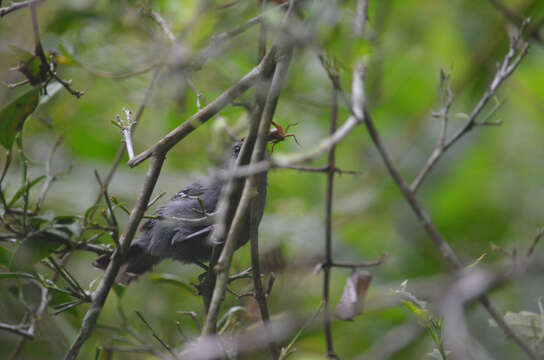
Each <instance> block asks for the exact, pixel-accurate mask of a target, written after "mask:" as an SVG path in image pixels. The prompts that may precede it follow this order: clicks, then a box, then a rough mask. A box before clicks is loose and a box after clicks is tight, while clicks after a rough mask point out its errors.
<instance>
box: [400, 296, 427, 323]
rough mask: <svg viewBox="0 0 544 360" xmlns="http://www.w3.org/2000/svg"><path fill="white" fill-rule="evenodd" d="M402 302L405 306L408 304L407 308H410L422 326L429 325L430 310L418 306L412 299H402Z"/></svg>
mask: <svg viewBox="0 0 544 360" xmlns="http://www.w3.org/2000/svg"><path fill="white" fill-rule="evenodd" d="M401 302H402V303H403V304H404V306H406V308H408V310H410V312H411V313H412V314H414V315H415V316H416V318H417V320H418V321H419V323H420V324H421V325H422V326H425V327H426V326H427V324H428V323H429V310H426V309H421V308H418V307H417V306H416V305H414V303H413V302H411V301H406V300H402V301H401Z"/></svg>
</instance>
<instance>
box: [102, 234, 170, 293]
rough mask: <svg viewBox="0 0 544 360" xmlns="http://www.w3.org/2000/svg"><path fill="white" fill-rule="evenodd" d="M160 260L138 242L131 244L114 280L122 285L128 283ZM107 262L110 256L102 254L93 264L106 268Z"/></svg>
mask: <svg viewBox="0 0 544 360" xmlns="http://www.w3.org/2000/svg"><path fill="white" fill-rule="evenodd" d="M160 261H161V259H160V258H158V257H156V256H152V255H149V254H148V253H146V251H145V250H144V249H143V248H142V247H140V246H138V244H132V245H131V246H130V248H129V250H128V254H127V257H126V259H125V261H124V262H123V264H122V265H121V269H120V270H119V274H117V278H116V279H115V281H116V282H117V283H119V284H122V285H128V284H130V283H131V282H132V281H133V280H136V279H137V278H138V277H139V276H140V275H142V274H143V273H145V272H147V271H150V270H151V269H152V268H153V266H155V265H156V264H158V263H159V262H160ZM109 263H110V256H109V255H102V256H100V257H98V258H97V259H96V260H95V261H93V266H94V267H96V268H98V269H102V270H106V268H107V267H108V265H109Z"/></svg>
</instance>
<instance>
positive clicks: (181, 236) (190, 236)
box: [171, 225, 213, 246]
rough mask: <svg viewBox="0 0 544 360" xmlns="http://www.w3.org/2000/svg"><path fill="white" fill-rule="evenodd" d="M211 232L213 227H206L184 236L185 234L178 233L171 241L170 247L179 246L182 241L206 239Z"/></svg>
mask: <svg viewBox="0 0 544 360" xmlns="http://www.w3.org/2000/svg"><path fill="white" fill-rule="evenodd" d="M212 231H213V225H209V226H206V227H204V228H202V229H199V230H196V231H194V232H192V233H189V234H186V233H185V232H181V231H178V232H177V233H176V234H175V235H174V236H173V237H172V240H171V245H172V246H173V245H176V244H180V243H181V242H183V241H187V240H191V239H195V238H197V237H207V236H209V235H210V234H211V233H212Z"/></svg>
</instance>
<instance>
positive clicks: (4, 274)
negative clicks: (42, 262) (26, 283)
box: [0, 272, 35, 279]
mask: <svg viewBox="0 0 544 360" xmlns="http://www.w3.org/2000/svg"><path fill="white" fill-rule="evenodd" d="M20 277H22V278H29V279H34V278H35V276H34V275H32V274H29V273H24V272H0V279H13V278H20Z"/></svg>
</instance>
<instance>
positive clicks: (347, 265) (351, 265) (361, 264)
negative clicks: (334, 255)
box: [330, 254, 388, 269]
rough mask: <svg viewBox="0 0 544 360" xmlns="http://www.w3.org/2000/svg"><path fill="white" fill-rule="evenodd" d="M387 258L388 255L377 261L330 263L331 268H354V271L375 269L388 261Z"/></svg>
mask: <svg viewBox="0 0 544 360" xmlns="http://www.w3.org/2000/svg"><path fill="white" fill-rule="evenodd" d="M387 256H388V255H387V254H383V255H382V256H380V257H379V258H378V259H376V260H372V261H365V262H359V263H337V262H332V263H330V267H337V268H352V269H357V268H365V267H373V266H378V265H381V264H383V262H384V261H385V259H387Z"/></svg>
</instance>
